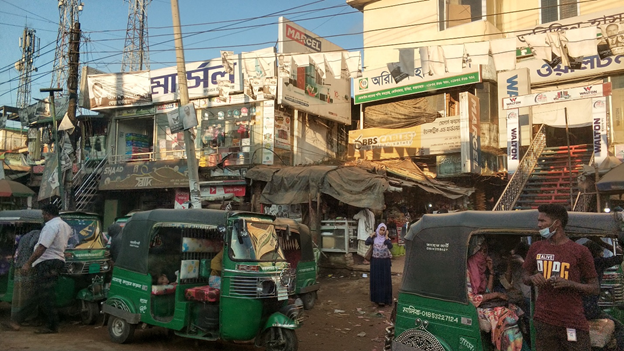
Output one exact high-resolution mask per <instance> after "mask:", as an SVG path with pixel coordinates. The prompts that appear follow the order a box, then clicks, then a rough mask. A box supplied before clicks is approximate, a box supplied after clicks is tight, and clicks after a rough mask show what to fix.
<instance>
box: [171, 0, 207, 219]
mask: <svg viewBox="0 0 624 351" xmlns="http://www.w3.org/2000/svg"><path fill="white" fill-rule="evenodd" d="M171 16H172V17H173V37H174V39H175V49H176V61H177V66H178V87H179V91H180V105H179V106H178V108H180V107H182V106H184V105H186V104H188V103H189V95H188V85H187V84H186V65H185V62H186V61H185V60H184V48H183V45H182V29H181V28H180V9H179V8H178V0H171ZM184 146H185V150H186V162H187V171H188V175H189V188H190V192H191V206H192V208H201V199H200V192H199V172H198V170H197V158H196V155H195V140H194V138H193V135H192V134H191V131H190V129H186V130H185V131H184Z"/></svg>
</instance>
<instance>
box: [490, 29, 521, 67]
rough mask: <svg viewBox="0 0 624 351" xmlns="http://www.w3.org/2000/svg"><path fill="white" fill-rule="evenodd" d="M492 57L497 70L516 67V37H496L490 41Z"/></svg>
mask: <svg viewBox="0 0 624 351" xmlns="http://www.w3.org/2000/svg"><path fill="white" fill-rule="evenodd" d="M490 47H491V48H492V58H493V59H494V66H495V67H496V70H497V71H510V70H514V69H516V38H515V37H514V38H505V39H496V40H492V41H490Z"/></svg>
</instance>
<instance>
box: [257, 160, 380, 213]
mask: <svg viewBox="0 0 624 351" xmlns="http://www.w3.org/2000/svg"><path fill="white" fill-rule="evenodd" d="M246 177H247V178H250V179H253V180H261V181H265V182H267V185H266V186H265V187H264V190H263V191H262V198H261V199H260V202H262V203H267V204H275V205H290V204H300V203H308V202H309V201H316V199H317V196H318V194H319V193H323V194H327V195H329V196H332V197H333V198H335V199H337V200H339V201H342V202H344V203H346V204H349V205H351V206H357V207H363V208H364V207H365V208H370V209H373V210H381V209H383V205H384V194H383V193H384V192H385V191H386V190H387V189H388V186H389V184H388V181H387V179H386V178H385V177H384V176H382V175H379V174H374V173H370V172H367V171H366V170H364V169H362V168H359V167H337V166H300V167H281V168H276V167H262V166H257V167H254V168H252V169H250V170H249V171H247V174H246Z"/></svg>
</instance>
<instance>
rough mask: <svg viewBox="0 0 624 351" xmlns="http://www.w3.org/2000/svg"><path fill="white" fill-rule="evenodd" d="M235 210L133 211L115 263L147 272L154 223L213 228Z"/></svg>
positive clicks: (222, 223)
mask: <svg viewBox="0 0 624 351" xmlns="http://www.w3.org/2000/svg"><path fill="white" fill-rule="evenodd" d="M237 214H240V212H228V211H221V210H207V209H158V210H151V211H143V212H137V213H134V214H133V215H132V217H131V218H130V220H129V221H128V222H127V223H126V225H125V226H124V229H123V232H122V238H121V251H120V253H119V257H118V258H117V262H115V265H116V266H118V267H120V268H124V269H128V270H131V271H134V272H138V273H143V274H147V273H148V253H149V245H150V240H151V235H152V233H153V228H154V227H156V226H163V225H164V224H166V226H173V227H184V228H203V229H216V228H217V227H218V226H219V225H227V220H228V217H230V216H234V215H237ZM254 215H257V216H260V215H259V214H254ZM271 219H272V218H271Z"/></svg>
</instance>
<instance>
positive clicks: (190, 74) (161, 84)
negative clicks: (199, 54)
mask: <svg viewBox="0 0 624 351" xmlns="http://www.w3.org/2000/svg"><path fill="white" fill-rule="evenodd" d="M235 56H236V58H235V59H233V65H234V74H228V73H227V72H226V70H225V68H224V67H223V62H222V60H221V57H219V58H216V59H211V60H206V61H199V62H193V63H187V64H186V80H187V87H188V94H189V98H190V99H197V98H203V97H208V96H217V95H219V86H218V84H219V83H218V81H219V80H223V79H229V81H230V83H231V85H230V90H229V91H230V92H237V91H242V90H243V79H242V75H241V69H240V57H239V55H235ZM150 85H151V90H150V91H151V94H152V101H154V102H171V101H177V100H179V99H180V97H179V94H178V69H177V66H172V67H167V68H161V69H157V70H152V71H151V75H150Z"/></svg>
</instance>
